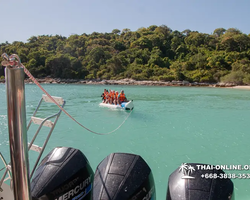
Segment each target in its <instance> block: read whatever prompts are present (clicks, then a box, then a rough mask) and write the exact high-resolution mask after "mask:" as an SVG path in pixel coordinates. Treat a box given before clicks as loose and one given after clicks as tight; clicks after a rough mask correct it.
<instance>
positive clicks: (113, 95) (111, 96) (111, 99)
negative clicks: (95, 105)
mask: <svg viewBox="0 0 250 200" xmlns="http://www.w3.org/2000/svg"><path fill="white" fill-rule="evenodd" d="M101 97H102V103H109V104H114V105H118V104H119V105H121V104H122V103H123V102H128V100H127V98H126V96H125V94H124V90H121V92H120V94H119V93H118V91H114V90H111V89H109V91H108V90H107V89H104V92H103V93H102V95H101Z"/></svg>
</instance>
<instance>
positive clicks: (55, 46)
mask: <svg viewBox="0 0 250 200" xmlns="http://www.w3.org/2000/svg"><path fill="white" fill-rule="evenodd" d="M2 53H7V54H9V55H10V54H13V53H16V54H18V55H19V56H20V58H21V61H22V63H23V64H24V65H25V66H26V67H27V69H28V70H29V71H30V72H31V73H32V74H33V75H34V76H35V77H36V78H40V79H42V78H45V77H49V78H53V79H55V80H57V79H58V80H59V79H60V80H61V79H73V80H92V81H93V80H94V81H95V80H98V81H100V82H101V81H102V82H103V80H110V81H111V82H112V81H119V80H122V79H128V80H135V81H157V82H163V83H164V82H176V81H182V82H185V81H186V82H187V83H201V84H202V83H221V82H222V83H231V84H237V85H248V84H250V34H249V35H246V34H244V33H242V32H241V31H240V30H238V29H236V28H229V29H227V30H226V29H224V28H217V29H215V30H214V32H213V34H205V33H199V32H198V31H191V30H184V31H182V32H179V31H172V30H171V29H170V28H169V27H167V26H165V25H162V26H155V25H152V26H149V27H148V28H144V27H143V28H140V29H138V30H137V31H131V30H130V29H123V30H118V29H114V30H113V31H112V32H111V33H97V32H93V33H92V34H85V33H84V34H82V35H76V34H75V35H71V36H69V37H68V38H67V37H64V36H61V35H55V36H52V35H41V36H32V37H30V38H29V39H28V40H27V43H24V42H18V41H15V42H13V43H11V44H10V43H8V42H5V43H1V44H0V54H2ZM0 61H2V60H0ZM0 77H1V79H4V71H3V69H2V70H1V71H0ZM72 82H74V81H72ZM83 82H84V81H83ZM104 82H105V81H104Z"/></svg>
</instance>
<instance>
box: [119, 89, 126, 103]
mask: <svg viewBox="0 0 250 200" xmlns="http://www.w3.org/2000/svg"><path fill="white" fill-rule="evenodd" d="M118 101H119V104H120V105H121V104H122V103H123V102H127V101H128V100H127V98H126V96H125V94H124V90H121V93H120V94H119V95H118Z"/></svg>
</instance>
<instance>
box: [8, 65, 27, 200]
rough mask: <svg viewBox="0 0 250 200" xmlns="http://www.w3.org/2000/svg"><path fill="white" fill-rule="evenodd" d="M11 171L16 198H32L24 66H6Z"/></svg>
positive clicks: (16, 199)
mask: <svg viewBox="0 0 250 200" xmlns="http://www.w3.org/2000/svg"><path fill="white" fill-rule="evenodd" d="M5 77H6V91H7V109H8V127H9V142H10V157H11V169H12V170H11V171H12V178H13V185H14V188H13V190H14V198H15V200H31V196H30V181H29V161H28V151H27V150H28V148H27V129H26V126H27V124H26V107H25V90H24V70H23V68H10V67H6V68H5Z"/></svg>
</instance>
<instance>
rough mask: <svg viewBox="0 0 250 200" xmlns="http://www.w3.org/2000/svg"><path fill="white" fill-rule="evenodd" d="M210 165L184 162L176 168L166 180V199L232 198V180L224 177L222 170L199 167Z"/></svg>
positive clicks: (219, 199) (206, 199)
mask: <svg viewBox="0 0 250 200" xmlns="http://www.w3.org/2000/svg"><path fill="white" fill-rule="evenodd" d="M198 166H199V167H198ZM200 166H212V165H207V164H199V163H185V166H183V168H178V169H176V170H175V171H174V172H173V173H172V174H171V175H170V176H169V180H168V190H167V198H166V199H167V200H201V199H202V200H233V199H234V194H233V187H234V186H233V182H232V181H231V180H230V179H228V178H224V177H225V176H224V174H225V173H224V171H222V170H216V169H215V166H213V167H211V168H212V169H207V168H206V170H205V169H201V167H200Z"/></svg>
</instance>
